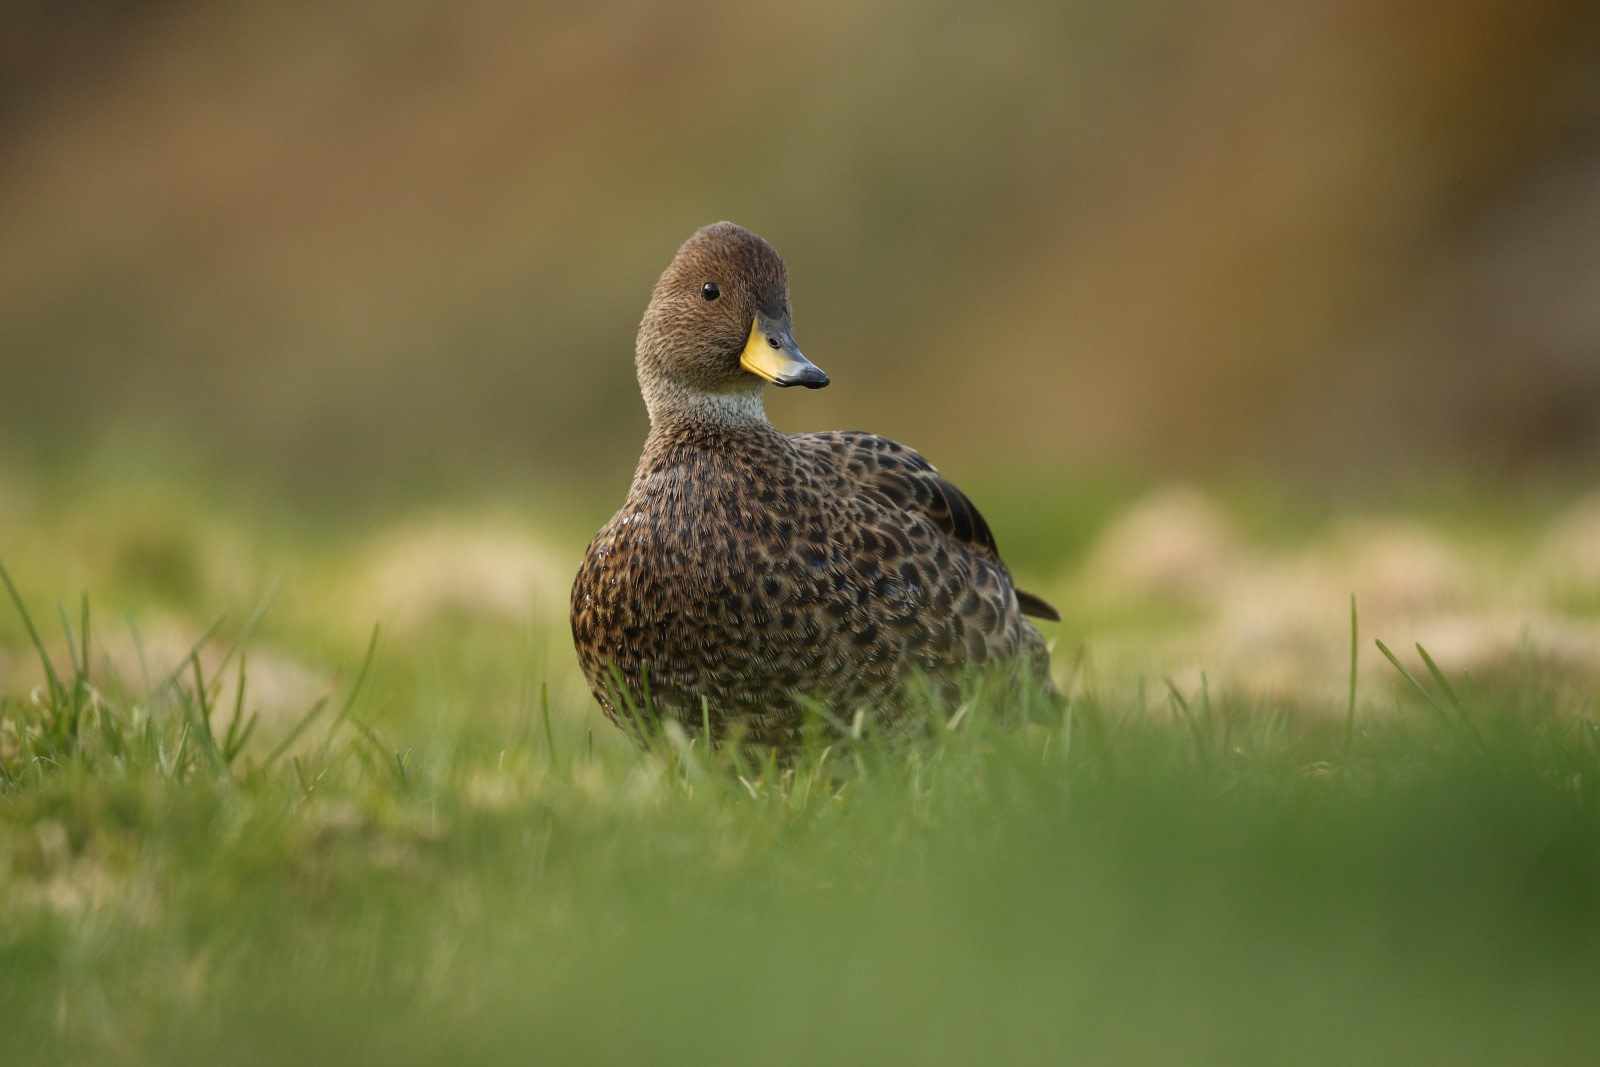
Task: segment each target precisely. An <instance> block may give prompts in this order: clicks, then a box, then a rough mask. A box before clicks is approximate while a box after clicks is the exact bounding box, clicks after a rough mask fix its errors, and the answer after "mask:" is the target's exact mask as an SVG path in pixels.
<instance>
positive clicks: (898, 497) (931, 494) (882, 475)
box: [796, 430, 1061, 622]
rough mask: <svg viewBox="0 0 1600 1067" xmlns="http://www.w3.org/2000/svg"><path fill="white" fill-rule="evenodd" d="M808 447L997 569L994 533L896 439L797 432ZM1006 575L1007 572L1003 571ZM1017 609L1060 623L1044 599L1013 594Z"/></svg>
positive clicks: (859, 433) (959, 493) (847, 432)
mask: <svg viewBox="0 0 1600 1067" xmlns="http://www.w3.org/2000/svg"><path fill="white" fill-rule="evenodd" d="M796 440H797V441H799V442H801V443H802V444H804V445H806V446H807V447H825V448H828V449H830V450H832V451H834V452H835V453H836V454H839V455H841V456H842V457H843V458H844V459H845V461H846V470H847V471H848V472H849V474H850V475H851V476H852V477H853V478H854V480H855V481H856V484H857V486H858V487H859V488H860V489H863V490H866V491H870V492H877V493H881V494H882V495H883V496H884V497H886V498H887V499H888V500H889V501H891V502H892V503H894V504H895V505H897V506H899V507H905V508H913V509H915V510H916V511H919V512H921V513H922V514H923V515H925V516H927V518H928V519H930V520H931V521H932V522H933V524H934V525H935V526H937V527H938V528H939V529H940V530H942V531H943V532H944V533H945V535H946V536H948V537H950V538H951V539H952V540H954V541H956V542H957V543H959V544H961V545H962V546H964V547H965V548H966V549H967V550H968V551H969V552H971V553H973V554H974V555H976V556H980V557H982V558H984V559H987V560H990V561H991V562H993V563H995V564H997V565H999V566H1000V567H1001V569H1002V570H1004V569H1005V564H1004V563H1003V562H1002V561H1001V559H1000V549H999V548H998V547H996V545H995V543H994V532H993V531H992V530H990V529H989V523H988V521H987V520H986V519H984V517H983V513H982V512H980V511H979V510H978V508H977V506H976V505H975V504H973V502H972V501H971V500H970V499H968V497H967V494H965V493H963V492H962V491H961V490H960V489H959V488H958V487H957V486H956V485H955V483H954V482H951V481H950V480H949V479H947V478H945V477H944V476H943V475H941V474H940V473H939V472H938V471H937V470H936V469H934V466H933V464H931V463H929V462H928V461H927V460H925V459H923V458H922V456H920V455H918V454H917V453H916V452H914V451H913V450H911V449H909V448H907V447H906V446H905V445H902V444H900V443H899V442H897V441H891V440H889V439H888V438H887V437H879V436H878V435H877V434H870V433H865V432H863V431H860V430H845V431H841V432H834V433H813V434H801V435H799V436H798V437H797V438H796ZM1006 573H1007V575H1008V576H1009V574H1010V572H1009V571H1007V572H1006ZM1016 594H1017V606H1018V607H1019V608H1020V609H1021V610H1022V613H1023V614H1024V615H1032V616H1034V617H1036V618H1041V619H1050V620H1051V621H1053V622H1060V621H1061V614H1060V612H1058V611H1056V609H1055V608H1053V607H1051V605H1050V604H1049V602H1047V601H1046V600H1045V599H1044V598H1043V597H1039V596H1035V595H1034V594H1032V593H1025V592H1023V591H1022V590H1020V589H1018V590H1016Z"/></svg>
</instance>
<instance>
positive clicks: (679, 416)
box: [641, 382, 774, 437]
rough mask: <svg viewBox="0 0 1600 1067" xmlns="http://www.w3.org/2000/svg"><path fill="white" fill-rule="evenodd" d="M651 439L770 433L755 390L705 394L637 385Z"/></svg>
mask: <svg viewBox="0 0 1600 1067" xmlns="http://www.w3.org/2000/svg"><path fill="white" fill-rule="evenodd" d="M641 384H642V385H643V392H644V402H645V407H646V408H647V409H648V410H649V412H650V435H651V436H652V437H662V436H681V435H684V434H686V433H688V434H695V433H741V432H742V433H749V432H757V433H762V432H765V433H772V432H774V431H773V429H772V423H770V422H768V421H767V409H766V407H765V406H764V405H763V404H762V402H761V390H760V388H759V387H757V388H755V389H750V390H744V391H736V392H726V393H706V392H700V391H697V390H691V389H685V388H682V387H680V386H675V385H673V384H672V383H662V382H655V383H641Z"/></svg>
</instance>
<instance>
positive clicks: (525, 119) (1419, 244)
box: [0, 0, 1600, 495]
mask: <svg viewBox="0 0 1600 1067" xmlns="http://www.w3.org/2000/svg"><path fill="white" fill-rule="evenodd" d="M767 8H769V9H770V10H767ZM0 93H3V98H0V361H3V362H0V367H3V377H0V456H4V455H11V456H12V457H18V456H20V457H23V459H24V460H27V459H28V458H31V457H35V456H50V455H60V454H70V453H71V452H72V451H74V450H77V449H82V448H84V447H90V448H107V447H109V448H115V447H119V443H120V442H124V441H128V440H135V439H140V438H144V437H147V436H149V435H151V434H154V435H156V436H157V437H159V438H160V439H161V440H163V441H165V442H167V443H168V445H169V446H174V447H178V448H184V447H193V448H194V449H195V450H196V452H197V454H199V455H202V456H204V457H206V461H207V462H210V463H215V464H217V465H218V466H220V467H221V469H223V470H230V469H237V470H240V471H248V472H253V473H255V474H262V475H265V476H268V477H270V478H273V479H275V480H278V481H281V482H282V483H284V484H287V485H291V486H296V487H304V488H307V489H310V490H312V491H313V492H316V493H331V494H336V495H337V494H344V493H349V492H356V493H360V492H362V491H364V490H366V489H368V488H370V487H375V486H379V487H381V486H394V485H397V484H404V485H422V486H425V485H430V484H432V485H456V486H459V485H473V484H492V483H493V482H495V481H496V480H498V479H508V478H510V479H529V480H532V481H534V482H539V481H542V480H548V481H565V482H569V483H577V482H581V481H582V480H583V479H585V478H593V477H594V476H596V475H604V477H605V478H607V479H609V480H616V479H617V478H618V477H625V471H626V469H628V468H629V466H630V465H631V462H632V458H633V456H635V455H636V454H637V450H638V447H639V443H640V439H641V436H642V433H643V428H644V415H643V409H642V406H641V405H640V403H639V401H638V397H637V393H636V391H635V388H634V385H633V381H632V364H631V354H632V345H633V333H634V329H635V327H636V325H637V322H638V318H639V314H640V312H641V311H642V310H643V307H644V303H645V300H646V298H647V296H648V293H649V290H650V287H651V285H652V283H653V281H654V279H655V276H656V275H657V274H658V273H659V271H660V270H661V268H662V267H663V266H664V265H665V264H666V262H667V260H668V259H669V258H670V257H671V255H672V252H673V250H674V249H675V248H676V247H677V245H678V243H679V242H681V241H682V240H683V239H684V238H685V237H686V236H688V234H689V233H690V232H691V231H692V230H693V229H694V228H695V227H697V226H699V225H701V224H703V223H706V222H709V221H712V220H715V219H718V218H730V219H733V220H735V221H737V222H740V223H742V224H744V225H746V226H749V227H751V228H752V229H755V230H757V231H758V232H760V233H762V234H763V235H765V236H766V237H768V238H769V239H770V240H771V241H773V243H774V244H775V245H776V246H777V247H778V248H779V249H780V251H782V252H783V253H784V255H785V257H786V258H787V259H788V261H789V265H790V271H791V276H792V278H793V287H794V303H795V308H796V335H797V337H798V338H799V340H800V343H801V346H802V347H803V348H804V349H805V351H806V353H807V354H808V355H809V356H811V357H812V358H813V359H814V360H815V361H816V362H817V363H818V364H820V365H821V366H823V367H824V368H825V369H826V370H827V371H828V372H829V373H830V374H831V375H832V376H833V379H834V386H833V387H832V388H830V389H828V390H825V391H823V392H821V393H808V394H805V395H803V396H791V395H784V396H779V397H776V398H774V400H773V401H772V403H771V404H770V410H772V412H773V414H774V417H775V420H776V421H777V422H778V423H779V424H780V425H781V426H783V427H784V428H786V429H791V430H795V429H811V428H823V427H828V426H844V425H849V426H864V427H870V428H872V429H874V430H878V431H880V432H885V433H889V434H892V435H894V436H897V437H899V438H901V439H903V440H906V441H908V442H909V443H911V444H913V445H916V446H917V447H919V448H921V449H923V450H924V451H925V452H926V453H928V454H929V455H930V456H931V457H932V458H933V459H934V460H935V462H939V463H941V464H943V465H945V466H947V467H953V468H954V469H957V470H964V471H970V470H974V469H977V468H981V467H986V466H988V467H997V466H1000V465H1003V464H1015V463H1028V464H1031V465H1036V466H1037V467H1039V468H1040V469H1042V470H1049V469H1117V470H1122V471H1131V472H1137V473H1140V474H1148V475H1151V476H1164V475H1167V474H1171V473H1194V472H1197V471H1198V472H1206V471H1216V470H1227V469H1244V470H1248V471H1252V472H1264V473H1267V474H1272V475H1280V476H1284V477H1287V478H1290V479H1297V480H1299V481H1300V482H1301V483H1302V484H1306V483H1308V482H1310V483H1312V484H1316V483H1318V482H1323V481H1326V482H1328V483H1330V484H1335V485H1338V486H1344V487H1355V488H1359V487H1361V486H1362V485H1364V484H1367V483H1369V482H1371V481H1374V480H1386V479H1389V478H1392V477H1393V476H1394V475H1395V474H1396V473H1402V474H1408V475H1414V474H1416V473H1419V472H1423V473H1425V472H1427V471H1428V470H1431V469H1456V468H1461V467H1468V468H1471V469H1474V470H1481V471H1484V472H1487V473H1488V474H1491V475H1496V476H1510V477H1523V476H1527V475H1529V474H1530V473H1533V474H1539V473H1542V472H1548V471H1557V472H1566V473H1567V474H1568V475H1569V476H1570V475H1571V473H1572V472H1576V473H1577V474H1578V476H1580V477H1581V476H1582V475H1583V473H1584V472H1585V471H1590V472H1592V471H1593V470H1594V469H1595V468H1596V465H1597V464H1600V5H1596V4H1594V3H1593V2H1586V0H1532V2H1529V0H1457V2H1452V3H1412V4H1395V3H1368V2H1362V0H1354V2H1352V0H1300V2H1294V3H1281V2H1280V3H1269V2H1266V0H1224V2H1220V3H1215V4H1210V5H1195V4H1185V3H1179V2H1176V0H1133V2H1128V3H1118V4H1111V3H1094V4H1090V3H1082V2H1079V3H1070V4H1047V3H1017V2H1013V3H998V4H984V5H967V4H953V3H945V4H915V5H914V4H894V3H862V2H859V0H850V2H848V3H845V2H832V0H823V2H819V3H813V4H808V5H804V7H803V10H791V5H777V4H771V5H765V8H764V7H763V6H762V5H752V4H750V3H728V2H704V3H698V4H672V5H644V4H636V3H627V2H621V3H598V4H575V5H541V4H527V3H511V2H495V0H451V2H445V0H393V2H379V0H372V2H365V3H363V2H356V0H349V2H330V3H327V4H322V5H285V4H280V3H272V2H266V0H261V2H255V0H208V2H183V0H167V2H142V3H138V2H123V3H109V2H104V3H57V2H52V0H32V2H25V0H9V2H8V3H7V4H6V5H5V6H4V8H0ZM957 455H959V456H960V457H961V459H960V461H959V463H955V464H952V460H951V457H952V456H957ZM619 471H620V472H623V473H622V474H620V475H619V473H618V472H619ZM617 492H620V484H619V485H618V486H617Z"/></svg>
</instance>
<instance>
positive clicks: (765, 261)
mask: <svg viewBox="0 0 1600 1067" xmlns="http://www.w3.org/2000/svg"><path fill="white" fill-rule="evenodd" d="M706 280H712V281H716V282H717V284H718V285H720V286H721V289H722V291H723V292H724V294H725V296H724V297H723V299H724V300H727V301H728V303H727V304H726V306H725V307H724V308H706V307H698V306H696V304H695V303H694V300H695V299H698V291H699V287H700V286H702V285H703V284H704V281H706ZM729 290H732V291H731V292H730V291H729ZM691 293H692V294H695V295H693V296H690V297H688V298H685V294H691ZM716 303H722V300H718V301H716ZM755 308H762V309H764V310H765V311H766V312H767V313H769V314H771V313H773V312H775V311H781V312H782V315H783V318H784V320H785V322H786V321H787V316H788V292H787V280H786V275H785V273H784V271H783V267H782V261H781V260H780V259H778V257H777V253H776V252H774V251H772V250H771V248H770V246H768V245H767V244H766V242H764V241H761V239H760V238H758V237H755V236H754V235H753V234H748V233H747V232H746V231H743V230H740V229H738V228H737V227H733V226H731V225H730V224H727V223H720V224H717V225H716V226H714V227H707V228H706V229H705V230H702V231H700V232H699V233H698V234H696V235H695V237H694V238H691V240H690V242H689V243H687V244H686V245H685V246H684V248H683V249H682V250H680V252H679V255H678V257H677V259H675V260H674V261H673V265H672V266H669V267H668V269H667V271H666V273H665V274H663V275H662V280H661V282H660V283H659V284H658V286H657V289H656V294H655V296H654V297H653V298H652V301H651V308H650V310H649V311H647V312H646V316H645V320H644V323H643V324H642V325H641V327H640V340H639V360H638V362H639V375H640V382H641V387H642V389H643V392H644V394H645V397H646V401H647V404H648V405H649V407H650V415H651V424H652V428H651V434H650V437H649V439H648V441H647V442H646V445H645V450H644V454H643V456H641V458H640V461H639V466H638V469H637V471H636V472H635V475H634V480H633V485H632V488H631V489H630V490H629V493H628V497H627V500H626V502H625V503H624V504H623V506H622V508H621V510H619V511H618V512H617V513H616V515H615V516H613V517H612V519H611V521H610V522H608V523H607V524H606V525H605V526H604V527H603V528H602V529H601V530H600V532H599V533H598V534H597V535H596V536H595V538H594V541H593V543H592V544H591V545H590V546H589V550H588V552H587V553H586V554H585V556H584V560H583V564H582V566H581V567H580V569H579V571H578V576H577V580H576V581H575V583H574V584H573V590H572V632H573V638H574V641H575V644H576V646H577V651H578V659H579V662H580V664H581V665H582V668H583V671H584V674H585V675H586V676H587V678H588V680H589V684H590V687H591V689H592V690H593V691H594V694H595V697H596V699H597V700H598V701H599V702H600V705H601V706H602V708H603V709H604V710H605V712H606V714H607V715H608V716H609V717H610V718H612V720H613V721H617V722H619V723H621V722H622V721H623V718H624V717H625V716H626V715H628V714H629V712H628V705H629V704H631V705H632V706H633V707H634V708H642V707H644V706H646V704H647V702H648V704H649V706H651V707H652V708H653V709H654V712H655V714H657V715H662V716H670V717H673V718H676V719H677V720H678V721H679V722H681V723H682V724H683V725H684V727H685V728H686V729H688V730H689V731H690V732H691V733H693V732H698V731H699V729H700V727H701V724H702V714H703V713H702V699H703V700H704V702H705V714H706V716H707V717H709V720H710V722H711V726H712V729H713V733H714V734H716V735H717V736H718V737H722V736H725V735H727V734H729V733H738V734H742V736H743V737H744V739H745V740H746V742H747V743H751V744H756V745H770V746H777V747H780V748H783V747H788V746H789V745H790V744H792V743H793V742H794V740H795V739H796V738H797V737H798V736H799V728H800V724H801V720H802V715H803V710H802V708H803V706H802V702H800V701H797V700H796V699H795V698H796V696H797V695H798V696H801V697H805V698H811V699H815V700H818V701H820V702H821V703H823V704H824V705H826V706H828V707H829V708H831V709H832V710H833V713H834V714H835V715H836V716H837V717H838V718H840V719H841V720H844V721H849V720H850V718H851V717H852V716H853V715H854V714H855V712H856V711H858V710H863V709H865V710H870V711H871V712H872V713H873V714H875V715H876V716H877V717H878V721H879V723H880V726H881V727H886V728H888V729H890V730H892V729H893V727H894V724H895V722H896V720H897V719H898V717H899V712H900V711H901V709H902V706H903V690H904V688H905V685H906V682H907V680H908V679H909V678H910V677H911V676H913V675H914V674H917V673H921V674H923V675H925V676H926V677H928V678H929V679H931V680H932V681H933V682H934V683H935V684H942V685H943V686H945V687H949V686H953V685H955V684H956V683H958V682H959V681H960V679H961V678H962V677H963V676H964V675H966V674H967V673H968V672H970V671H972V670H975V669H981V668H985V667H987V666H989V665H992V664H1002V663H1004V664H1009V665H1011V666H1012V667H1013V669H1016V668H1020V669H1021V670H1025V671H1027V672H1030V673H1032V674H1033V675H1035V676H1036V677H1038V678H1039V679H1041V680H1044V681H1046V684H1048V682H1047V678H1048V673H1047V672H1048V666H1049V663H1048V654H1047V652H1046V649H1045V645H1044V641H1043V639H1042V638H1041V637H1040V635H1039V632H1038V630H1036V629H1035V628H1034V627H1033V625H1032V624H1031V623H1029V622H1028V621H1027V620H1026V619H1025V618H1024V617H1023V611H1024V609H1026V610H1028V611H1029V612H1030V613H1033V614H1040V615H1044V616H1045V617H1054V611H1053V609H1051V608H1050V607H1049V605H1048V604H1045V603H1044V602H1043V601H1042V600H1039V599H1038V598H1037V597H1031V596H1029V595H1028V594H1020V595H1021V601H1020V602H1019V594H1018V593H1017V591H1016V590H1015V589H1014V587H1013V586H1012V582H1011V576H1010V573H1009V572H1008V571H1007V569H1006V567H1005V564H1004V563H1003V562H1001V559H1000V555H999V552H998V550H997V549H996V547H995V542H994V537H993V535H992V534H991V533H990V530H989V527H988V524H987V523H986V522H985V521H984V519H983V516H982V515H981V514H979V512H978V510H977V509H976V508H975V507H973V505H972V503H971V501H969V500H968V499H967V497H966V496H965V495H964V494H963V493H962V492H961V491H960V490H959V489H957V488H956V487H955V486H954V485H952V484H951V483H950V482H948V481H946V480H945V479H944V478H943V477H941V476H940V475H939V473H938V472H937V471H936V470H935V469H934V468H933V467H932V466H931V465H930V464H929V463H928V462H927V461H926V460H924V459H923V458H922V457H921V456H919V455H918V454H917V453H916V452H913V451H912V450H911V449H909V448H906V447H904V446H903V445H900V444H897V443H895V442H894V441H890V440H888V439H886V438H883V437H878V436H876V435H873V434H868V433H863V432H860V431H843V432H834V433H809V434H798V435H792V436H791V435H787V434H783V433H780V432H779V431H777V430H776V429H774V428H773V427H772V426H771V424H770V423H768V422H767V421H766V418H765V415H764V414H763V413H762V411H761V407H760V386H761V382H760V380H759V379H758V378H756V376H755V375H753V374H750V373H749V372H748V371H744V370H742V369H740V368H739V366H738V359H739V352H740V348H741V347H742V344H743V341H744V339H745V334H746V333H747V332H748V330H749V323H750V321H751V320H750V315H751V314H752V313H753V309H755ZM713 314H714V315H715V316H718V317H721V318H725V319H726V320H727V321H726V322H716V321H712V319H711V318H710V316H712V315H713ZM697 318H699V319H703V320H705V321H702V322H699V323H697V322H696V321H695V320H696V319H697ZM697 326H699V327H704V328H697ZM746 379H748V380H746ZM619 698H620V699H619Z"/></svg>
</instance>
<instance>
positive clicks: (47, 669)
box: [0, 563, 67, 703]
mask: <svg viewBox="0 0 1600 1067" xmlns="http://www.w3.org/2000/svg"><path fill="white" fill-rule="evenodd" d="M0 581H3V582H5V584H6V592H8V593H10V594H11V603H13V604H15V605H16V606H17V614H18V615H20V616H21V617H22V625H23V627H24V628H25V629H26V630H27V631H28V639H29V640H30V641H32V642H33V647H34V651H36V652H37V653H38V655H39V665H40V666H41V667H43V668H44V675H45V679H46V681H47V682H48V684H49V686H50V695H51V698H52V699H53V701H54V702H56V703H61V702H63V701H65V700H66V697H67V691H66V688H65V687H64V686H62V684H61V677H60V676H59V675H58V674H56V668H55V665H54V664H52V663H51V662H50V653H49V652H48V651H47V650H46V649H45V647H44V640H43V639H42V638H41V637H40V636H39V630H38V628H37V627H35V626H34V625H33V616H32V615H30V614H28V606H27V605H26V604H24V603H23V602H22V594H21V593H19V592H18V591H17V585H16V583H15V582H13V581H12V580H11V572H10V571H8V570H6V567H5V564H4V563H0Z"/></svg>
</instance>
